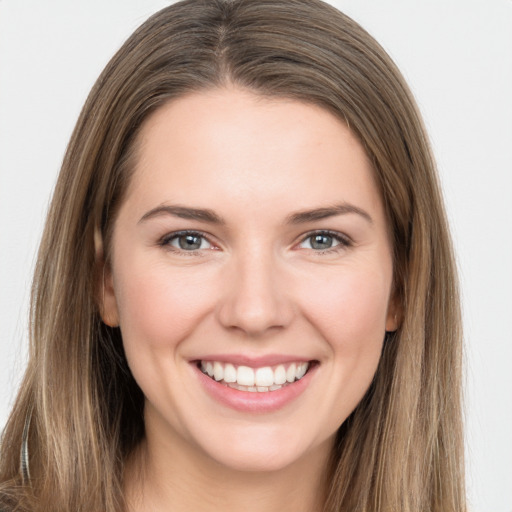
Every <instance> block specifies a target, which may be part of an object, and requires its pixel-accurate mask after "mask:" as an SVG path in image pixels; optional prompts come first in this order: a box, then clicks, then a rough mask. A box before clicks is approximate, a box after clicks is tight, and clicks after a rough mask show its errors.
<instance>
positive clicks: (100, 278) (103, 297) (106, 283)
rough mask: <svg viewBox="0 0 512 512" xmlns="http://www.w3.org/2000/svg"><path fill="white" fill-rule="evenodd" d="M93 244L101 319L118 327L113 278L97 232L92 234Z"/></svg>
mask: <svg viewBox="0 0 512 512" xmlns="http://www.w3.org/2000/svg"><path fill="white" fill-rule="evenodd" d="M94 245H95V250H96V290H97V300H98V305H99V310H100V315H101V319H102V320H103V323H105V324H106V325H108V326H109V327H119V313H118V310H117V300H116V295H115V292H114V279H113V276H112V270H111V267H110V264H109V263H108V262H106V261H105V258H104V255H103V241H102V239H101V235H99V234H98V232H96V233H95V236H94Z"/></svg>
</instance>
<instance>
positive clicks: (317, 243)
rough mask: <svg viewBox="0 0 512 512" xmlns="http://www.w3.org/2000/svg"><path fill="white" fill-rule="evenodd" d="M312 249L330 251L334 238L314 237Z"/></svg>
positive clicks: (312, 238)
mask: <svg viewBox="0 0 512 512" xmlns="http://www.w3.org/2000/svg"><path fill="white" fill-rule="evenodd" d="M311 247H313V249H329V248H330V247H332V236H329V235H314V236H312V237H311Z"/></svg>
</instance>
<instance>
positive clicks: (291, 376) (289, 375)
mask: <svg viewBox="0 0 512 512" xmlns="http://www.w3.org/2000/svg"><path fill="white" fill-rule="evenodd" d="M295 370H296V366H295V363H292V364H291V365H290V366H289V367H288V370H286V381H287V382H294V381H295Z"/></svg>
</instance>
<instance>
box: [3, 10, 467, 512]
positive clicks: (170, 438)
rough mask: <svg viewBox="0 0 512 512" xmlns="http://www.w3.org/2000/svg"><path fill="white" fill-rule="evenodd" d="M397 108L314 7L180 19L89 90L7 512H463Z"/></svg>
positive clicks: (389, 84) (336, 17)
mask: <svg viewBox="0 0 512 512" xmlns="http://www.w3.org/2000/svg"><path fill="white" fill-rule="evenodd" d="M459 325H460V320H459V305H458V299H457V287H456V281H455V271H454V265H453V259H452V254H451V244H450V240H449V235H448V230H447V226H446V220H445V214H444V211H443V206H442V202H441V199H440V194H439V188H438V184H437V178H436V174H435V170H434V163H433V161H432V158H431V155H430V150H429V147H428V142H427V138H426V135H425V132H424V129H423V127H422V123H421V120H420V118H419V115H418V113H417V109H416V107H415V105H414V101H413V100H412V97H411V95H410V93H409V91H408V89H407V86H406V85H405V83H404V81H403V79H402V78H401V76H400V74H399V72H398V71H397V69H396V68H395V66H394V64H393V63H392V62H391V61H390V59H389V57H388V56H387V55H386V54H385V52H384V51H383V50H382V48H380V46H379V45H378V44H377V43H376V42H375V41H374V40H373V39H372V38H371V37H370V36H369V35H368V34H367V33H366V32H364V30H363V29H361V28H360V27H359V26H358V25H357V24H355V23H354V22H353V21H352V20H350V19H348V18H347V17H346V16H344V15H343V14H341V13H339V12H338V11H336V10H335V9H333V8H332V7H329V6H327V5H326V4H323V3H321V2H319V1H317V0H307V1H305V0H300V1H299V0H291V1H278V2H276V1H270V0H266V1H265V0H256V1H255V0H251V1H248V0H241V1H234V2H227V1H220V0H219V1H204V0H203V1H200V0H187V1H185V2H180V3H178V4H175V5H173V6H170V7H168V8H166V9H164V10H162V11H161V12H160V13H157V14H156V15H155V16H153V17H152V18H150V19H149V20H148V21H147V22H146V23H145V24H144V25H142V26H141V27H140V28H139V29H138V30H137V31H136V32H135V33H134V34H133V36H132V37H131V38H130V39H129V40H128V41H127V42H126V43H125V45H124V46H123V47H122V48H121V49H120V50H119V52H118V53H117V54H116V56H115V57H114V58H113V59H112V61H111V62H110V63H109V64H108V66H107V68H106V69H105V71H104V72H103V73H102V75H101V76H100V78H99V79H98V81H97V83H96V85H95V87H94V88H93V91H92V92H91V94H90V97H89V99H88V100H87V102H86V105H85V107H84V109H83V112H82V114H81V116H80V119H79V121H78V124H77V127H76V129H75V132H74V134H73V137H72V140H71V142H70V145H69V148H68V151H67V154H66V157H65V161H64V163H63V168H62V171H61V175H60V177H59V181H58V184H57V187H56V190H55V194H54V198H53V201H52V206H51V209H50V212H49V217H48V221H47V225H46V229H45V234H44V237H43V241H42V244H41V249H40V253H39V258H38V265H37V268H36V275H35V281H34V288H33V299H32V333H31V339H32V345H31V354H30V361H29V365H28V369H27V372H26V376H25V379H24V381H23V384H22V387H21V390H20V393H19V396H18V400H17V402H16V404H15V407H14V410H13V412H12V414H11V417H10V420H9V422H8V424H7V427H6V429H5V432H4V436H3V442H2V453H1V463H0V464H1V466H0V482H1V484H0V496H1V498H0V499H1V500H2V501H0V503H2V507H3V508H6V509H7V510H53V511H60V510H62V511H64V510H66V511H68V510H84V511H85V510H108V511H111V510H112V511H114V510H133V511H138V510H160V509H161V510H166V509H172V510H191V509H199V510H216V509H218V508H220V507H221V506H222V507H225V508H228V509H230V508H231V509H240V508H242V509H245V510H266V511H269V510H275V509H277V508H279V509H283V508H293V509H295V510H326V511H327V510H329V511H330V510H366V511H370V510H372V511H384V510H393V511H404V512H405V511H417V510H432V511H443V512H444V511H450V510H453V511H461V510H465V501H464V485H463V464H462V441H461V439H462V434H461V417H460V416H461V413H460V328H459Z"/></svg>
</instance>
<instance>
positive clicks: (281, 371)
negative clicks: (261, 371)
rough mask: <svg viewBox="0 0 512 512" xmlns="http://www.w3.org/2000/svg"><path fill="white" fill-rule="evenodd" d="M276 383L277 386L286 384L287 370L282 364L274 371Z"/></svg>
mask: <svg viewBox="0 0 512 512" xmlns="http://www.w3.org/2000/svg"><path fill="white" fill-rule="evenodd" d="M274 382H275V383H276V384H284V383H285V382H286V370H285V368H284V366H283V365H282V364H280V365H279V366H278V367H277V368H276V369H275V370H274Z"/></svg>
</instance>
